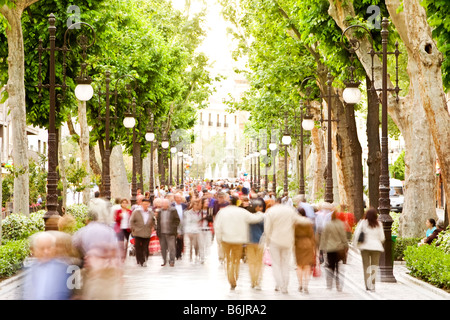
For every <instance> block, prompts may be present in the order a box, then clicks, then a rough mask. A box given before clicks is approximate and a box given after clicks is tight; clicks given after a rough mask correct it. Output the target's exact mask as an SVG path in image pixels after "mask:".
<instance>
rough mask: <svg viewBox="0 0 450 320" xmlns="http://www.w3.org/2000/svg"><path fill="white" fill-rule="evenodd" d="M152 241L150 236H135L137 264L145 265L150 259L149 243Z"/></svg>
mask: <svg viewBox="0 0 450 320" xmlns="http://www.w3.org/2000/svg"><path fill="white" fill-rule="evenodd" d="M149 243H150V238H139V237H135V238H134V247H135V248H136V262H137V264H140V265H143V264H144V262H146V261H147V259H148V254H149V253H148V244H149Z"/></svg>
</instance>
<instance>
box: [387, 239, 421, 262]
mask: <svg viewBox="0 0 450 320" xmlns="http://www.w3.org/2000/svg"><path fill="white" fill-rule="evenodd" d="M420 240H421V239H420V238H397V239H396V241H395V244H393V259H394V260H395V261H402V260H403V259H404V256H405V250H406V248H408V247H411V246H412V247H417V244H418V243H419V242H420Z"/></svg>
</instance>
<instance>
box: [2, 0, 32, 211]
mask: <svg viewBox="0 0 450 320" xmlns="http://www.w3.org/2000/svg"><path fill="white" fill-rule="evenodd" d="M24 8H25V6H24V4H23V3H21V2H19V3H16V5H15V7H13V8H8V6H7V5H4V6H3V7H1V8H0V13H2V14H3V16H4V17H5V18H6V20H7V21H8V23H9V27H7V28H6V36H7V38H8V83H7V86H6V90H7V91H8V95H9V98H8V105H9V106H10V112H11V119H12V123H13V126H12V139H13V145H14V147H13V152H12V156H13V161H14V169H15V170H16V172H17V175H16V176H15V178H14V212H15V213H23V214H25V215H29V172H28V169H29V168H28V138H27V129H26V127H27V124H26V108H25V80H24V79H25V54H24V46H23V34H22V24H21V17H22V12H23V9H24Z"/></svg>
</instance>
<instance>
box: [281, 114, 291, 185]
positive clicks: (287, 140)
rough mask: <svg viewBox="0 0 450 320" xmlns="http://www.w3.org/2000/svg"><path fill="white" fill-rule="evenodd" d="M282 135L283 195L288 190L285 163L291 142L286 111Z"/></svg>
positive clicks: (286, 162)
mask: <svg viewBox="0 0 450 320" xmlns="http://www.w3.org/2000/svg"><path fill="white" fill-rule="evenodd" d="M284 121H285V123H284V133H283V137H282V138H281V143H282V144H283V145H284V186H283V189H284V193H285V194H288V192H289V190H288V161H287V157H288V146H289V145H290V144H291V142H292V138H291V136H290V135H289V127H288V113H287V111H285V112H284Z"/></svg>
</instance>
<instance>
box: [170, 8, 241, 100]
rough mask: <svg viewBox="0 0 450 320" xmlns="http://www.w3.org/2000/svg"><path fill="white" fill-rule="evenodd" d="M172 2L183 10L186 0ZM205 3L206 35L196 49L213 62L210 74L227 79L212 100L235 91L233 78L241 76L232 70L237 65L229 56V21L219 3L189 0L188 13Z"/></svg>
mask: <svg viewBox="0 0 450 320" xmlns="http://www.w3.org/2000/svg"><path fill="white" fill-rule="evenodd" d="M172 3H173V5H174V7H175V8H176V9H178V10H181V11H184V9H185V3H186V0H172ZM205 3H207V10H208V13H207V16H206V21H205V24H206V25H205V27H206V31H207V36H206V38H205V40H204V42H203V44H202V45H201V47H200V48H199V49H198V50H199V51H201V52H204V53H205V54H206V55H207V56H208V57H209V61H210V62H211V63H213V70H212V76H216V75H218V74H221V75H224V76H227V78H228V80H229V81H227V80H225V81H222V82H221V84H220V87H218V93H217V94H215V97H214V98H215V99H214V100H216V101H221V100H222V99H227V98H228V93H229V92H230V93H234V94H235V93H236V90H235V89H236V88H235V83H234V79H236V78H238V77H242V76H239V75H237V74H236V73H234V72H233V67H236V66H238V63H237V62H236V61H234V60H233V59H232V57H231V51H232V49H233V48H234V46H233V43H232V40H231V36H230V35H228V34H227V27H228V26H229V23H228V22H226V21H225V20H224V18H223V16H222V14H221V5H220V4H219V3H217V1H216V0H207V1H203V0H191V7H190V14H191V15H192V14H195V13H196V12H199V11H200V10H201V9H202V8H203V7H204V6H205ZM241 66H242V64H239V67H241ZM234 94H233V95H234Z"/></svg>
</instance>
